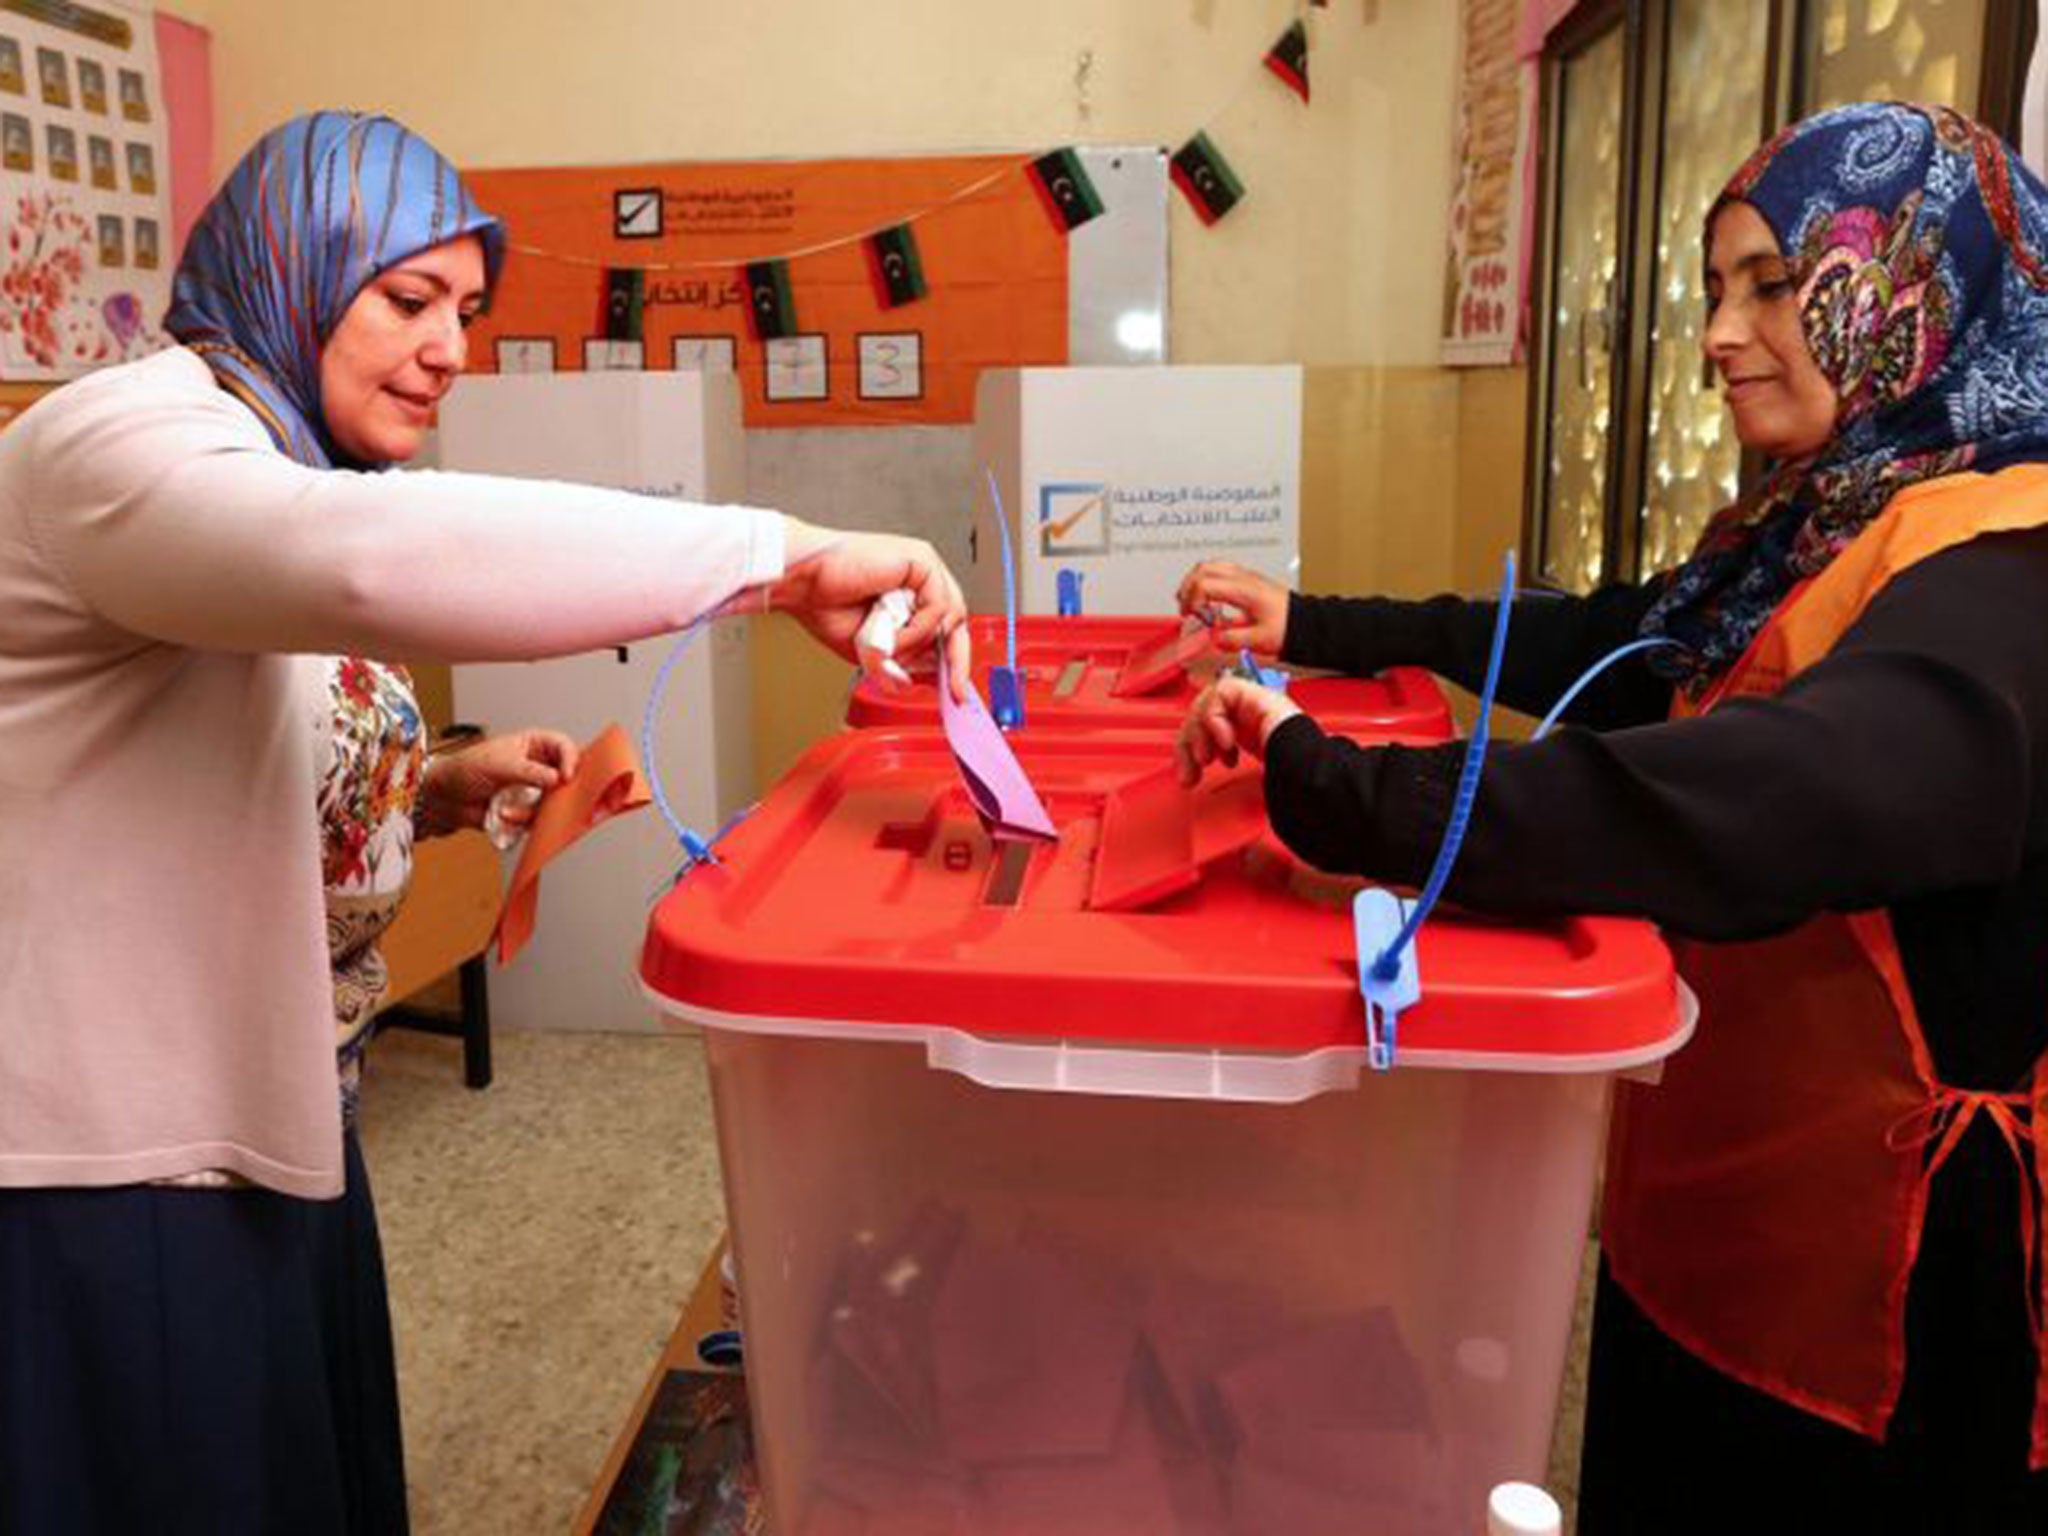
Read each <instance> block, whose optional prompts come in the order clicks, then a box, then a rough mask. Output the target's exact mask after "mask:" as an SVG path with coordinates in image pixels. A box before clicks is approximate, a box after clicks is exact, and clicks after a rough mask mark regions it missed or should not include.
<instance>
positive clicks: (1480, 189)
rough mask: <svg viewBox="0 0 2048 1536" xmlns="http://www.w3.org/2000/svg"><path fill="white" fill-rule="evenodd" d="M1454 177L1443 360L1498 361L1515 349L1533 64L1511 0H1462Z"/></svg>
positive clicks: (1516, 351) (1514, 1) (1513, 357)
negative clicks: (1525, 58) (1522, 48)
mask: <svg viewBox="0 0 2048 1536" xmlns="http://www.w3.org/2000/svg"><path fill="white" fill-rule="evenodd" d="M1461 9H1462V12H1463V30H1464V57H1463V65H1462V68H1461V71H1460V84H1459V92H1458V103H1459V104H1458V155H1457V182H1456V185H1455V188H1454V190H1453V192H1452V195H1451V238H1450V253H1449V270H1448V272H1447V273H1446V274H1445V283H1444V318H1443V347H1442V355H1443V360H1444V362H1445V363H1447V364H1451V365H1459V364H1464V365H1481V366H1484V365H1499V364H1505V363H1512V362H1514V361H1515V360H1516V358H1517V356H1518V355H1519V348H1520V332H1521V311H1522V302H1521V295H1522V278H1523V250H1522V241H1523V218H1522V199H1523V198H1524V197H1525V196H1526V195H1527V189H1526V187H1525V185H1524V183H1525V181H1526V180H1527V176H1526V166H1527V159H1528V154H1529V129H1530V120H1531V110H1530V109H1531V104H1532V103H1533V101H1534V99H1535V80H1534V77H1535V70H1534V69H1533V68H1531V67H1529V66H1527V65H1525V64H1524V63H1523V62H1522V60H1521V59H1520V58H1519V57H1518V56H1517V54H1518V49H1517V27H1518V24H1519V22H1520V14H1521V13H1520V7H1519V6H1518V4H1517V0H1463V3H1462V6H1461Z"/></svg>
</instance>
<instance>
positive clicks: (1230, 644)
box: [1175, 560, 1292, 657]
mask: <svg viewBox="0 0 2048 1536" xmlns="http://www.w3.org/2000/svg"><path fill="white" fill-rule="evenodd" d="M1291 595H1292V594H1290V593H1289V592H1288V590H1287V588H1285V587H1283V586H1282V585H1281V584H1280V583H1279V582H1277V581H1275V580H1274V579H1273V578H1272V577H1270V576H1267V575H1265V574H1264V573H1262V572H1259V571H1254V570H1251V569H1249V568H1247V567H1245V566H1242V565H1236V564H1233V563H1232V562H1231V561H1228V560H1204V561H1203V562H1202V563H1201V564H1200V565H1198V566H1196V567H1195V568H1194V569H1193V570H1191V571H1189V572H1188V573H1187V575H1185V576H1183V577H1182V578H1181V582H1180V590H1179V591H1178V592H1177V593H1176V594H1175V597H1176V600H1177V601H1178V602H1179V603H1180V611H1181V612H1182V613H1184V614H1188V615H1189V616H1191V617H1200V618H1203V619H1205V620H1207V619H1208V618H1209V616H1210V615H1211V614H1214V613H1216V612H1218V611H1219V610H1233V609H1234V610H1235V614H1232V613H1230V612H1227V611H1226V612H1224V616H1223V617H1222V618H1221V619H1220V620H1217V621H1216V622H1215V623H1213V624H1212V626H1211V628H1212V631H1213V633H1214V635H1215V642H1216V648H1217V649H1218V650H1223V651H1235V650H1240V649H1245V650H1250V651H1253V652H1255V653H1256V654H1258V655H1260V656H1266V657H1272V656H1278V655H1279V654H1280V647H1281V646H1282V645H1283V644H1284V643H1285V642H1286V640H1287V603H1288V599H1289V597H1290V596H1291Z"/></svg>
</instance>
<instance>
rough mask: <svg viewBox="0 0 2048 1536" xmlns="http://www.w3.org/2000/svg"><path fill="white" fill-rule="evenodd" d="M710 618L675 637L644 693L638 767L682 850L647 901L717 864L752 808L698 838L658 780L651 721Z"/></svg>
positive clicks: (697, 621)
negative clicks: (724, 843)
mask: <svg viewBox="0 0 2048 1536" xmlns="http://www.w3.org/2000/svg"><path fill="white" fill-rule="evenodd" d="M711 618H712V615H711V614H709V613H706V614H700V615H699V616H698V617H697V618H695V619H693V620H692V621H691V622H690V623H689V624H687V625H686V626H684V629H683V632H682V633H681V634H679V635H677V636H676V642H675V644H674V645H672V646H670V647H669V652H668V655H667V656H665V657H663V658H662V663H661V667H660V669H659V670H658V671H656V672H655V674H654V686H653V687H651V688H649V689H648V690H647V708H646V709H644V710H643V711H641V715H640V766H641V769H642V770H643V771H644V772H645V773H646V775H647V788H648V791H649V793H650V794H651V795H652V796H653V799H654V807H655V809H656V810H658V811H660V812H661V819H662V820H663V821H665V822H667V823H668V829H669V831H670V832H671V833H673V834H674V835H675V840H676V842H677V843H678V844H679V845H680V846H681V848H682V850H683V862H682V863H681V864H680V865H678V866H677V868H676V872H675V874H673V875H672V876H670V877H669V879H668V880H667V881H666V882H664V883H663V884H662V885H661V886H659V887H657V888H656V889H655V891H654V892H653V894H652V895H650V896H649V897H648V899H649V900H650V901H652V900H654V899H656V898H658V897H659V896H660V895H661V894H662V892H663V891H666V890H668V889H669V888H670V887H671V886H673V885H674V884H675V883H676V882H677V881H678V880H681V879H682V878H683V876H685V875H687V874H688V873H689V872H690V871H691V870H693V869H695V868H696V867H697V866H698V865H699V864H716V863H717V862H718V855H717V854H716V853H715V852H714V851H713V850H714V849H716V848H717V846H718V843H719V840H720V839H721V838H723V837H724V836H725V834H726V833H728V832H730V831H731V830H732V829H733V828H734V827H736V826H738V825H739V824H740V823H741V822H742V821H744V820H745V819H746V817H747V816H748V814H749V813H750V812H752V810H753V809H754V808H753V806H751V805H750V806H748V807H746V809H745V810H741V811H737V812H735V813H734V814H733V815H732V816H730V817H728V818H727V819H726V821H725V824H724V825H723V826H721V827H720V828H719V829H718V830H717V831H716V832H713V833H712V834H711V836H710V837H708V838H705V837H699V836H698V835H697V833H696V832H695V831H694V830H693V829H692V828H690V827H687V826H685V825H683V819H682V818H681V817H680V816H678V815H677V814H676V812H675V807H674V806H673V805H671V804H670V803H669V798H668V790H667V788H666V786H664V785H663V783H662V781H661V759H660V754H658V753H657V752H656V751H655V750H654V722H655V721H656V720H658V719H660V718H661V699H662V695H663V694H664V693H666V692H667V691H668V683H669V678H670V676H671V675H672V674H673V673H674V672H675V667H676V663H677V662H679V661H681V660H682V659H683V653H684V652H685V651H687V650H688V649H689V648H690V642H691V641H693V640H695V639H696V638H697V632H698V631H699V630H700V629H702V628H703V627H704V626H705V625H706V624H708V623H710V622H711Z"/></svg>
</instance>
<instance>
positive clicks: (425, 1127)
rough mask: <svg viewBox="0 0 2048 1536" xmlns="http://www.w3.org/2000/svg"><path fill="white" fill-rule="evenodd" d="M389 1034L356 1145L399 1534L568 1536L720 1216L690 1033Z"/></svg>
mask: <svg viewBox="0 0 2048 1536" xmlns="http://www.w3.org/2000/svg"><path fill="white" fill-rule="evenodd" d="M493 1043H494V1045H495V1047H496V1056H497V1080H496V1082H494V1083H493V1084H492V1086H491V1087H490V1088H488V1089H487V1090H485V1091H483V1092H481V1093H472V1092H470V1091H469V1090H467V1089H465V1088H464V1087H463V1086H462V1069H461V1063H460V1051H459V1048H458V1047H457V1046H456V1044H455V1043H454V1042H453V1041H447V1040H440V1039H435V1038H432V1037H428V1036H422V1035H415V1034H409V1033H405V1032H397V1031H394V1032H391V1033H389V1034H387V1035H385V1036H384V1037H383V1038H382V1039H380V1040H379V1042H378V1044H377V1046H376V1047H375V1050H374V1052H373V1056H372V1065H371V1077H370V1081H369V1083H368V1084H367V1087H366V1090H365V1094H364V1105H365V1109H364V1124H363V1139H364V1145H365V1152H366V1155H367V1157H368V1160H369V1165H370V1178H371V1185H372V1188H373V1189H374V1190H375V1192H376V1198H377V1205H378V1214H379V1217H380V1221H381V1226H382V1230H383V1236H384V1256H385V1262H386V1266H387V1268H388V1270H389V1273H390V1280H391V1293H392V1307H393V1312H394V1319H395V1320H394V1326H395V1328H396V1331H397V1335H398V1367H399V1380H400V1389H401V1392H402V1394H403V1400H404V1411H405V1429H406V1437H405V1438H406V1458H407V1468H406V1471H407V1478H408V1481H409V1482H410V1484H411V1490H412V1514H413V1530H414V1532H415V1536H474V1533H476V1532H481V1531H489V1532H492V1533H493V1536H525V1533H528V1532H533V1533H549V1536H554V1533H559V1532H563V1531H567V1530H568V1529H569V1526H570V1522H571V1521H572V1519H573V1518H574V1516H575V1514H576V1512H577V1510H578V1509H580V1508H581V1507H582V1504H583V1500H584V1498H585V1496H586V1495H587V1494H588V1493H589V1491H590V1485H591V1482H592V1480H593V1479H594V1478H595V1476H596V1474H597V1471H598V1469H599V1467H600V1465H601V1464H602V1462H603V1461H604V1457H605V1453H606V1451H607V1450H609V1449H610V1446H611V1441H612V1436H613V1435H614V1434H615V1433H616V1432H617V1430H618V1428H619V1426H620V1424H621V1423H622V1422H623V1421H624V1420H625V1418H626V1416H627V1414H628V1413H629V1412H630V1411H631V1409H632V1407H633V1403H634V1400H635V1398H636V1397H637V1395H638V1393H639V1391H640V1386H641V1383H642V1382H643V1381H644V1380H645V1379H646V1375H647V1372H648V1370H649V1368H650V1367H651V1366H652V1365H653V1363H654V1361H655V1359H656V1357H657V1356H658V1355H659V1354H660V1353H661V1348H662V1345H663V1344H664V1343H666V1342H667V1339H668V1335H669V1332H670V1330H671V1329H672V1328H673V1327H674V1326H675V1321H676V1314H677V1312H678V1311H679V1310H680V1308H681V1306H682V1303H683V1299H684V1297H685V1296H686V1295H687V1293H688V1291H689V1288H690V1286H691V1285H692V1284H693V1283H694V1282H695V1280H696V1277H697V1272H698V1268H699V1266H700V1265H701V1264H702V1263H703V1259H704V1255H705V1253H706V1252H708V1251H709V1249H710V1246H711V1244H712V1243H713V1242H714V1241H715V1240H716V1238H717V1236H718V1233H719V1232H720V1231H721V1230H722V1229H723V1227H724V1224H725V1217H724V1206H723V1200H722V1197H721V1194H720V1190H719V1184H718V1165H717V1149H716V1143H715V1140H714V1137H713V1134H712V1126H711V1106H710V1096H709V1093H708V1092H707V1089H706V1085H705V1081H704V1071H703V1058H702V1055H701V1053H700V1052H699V1050H698V1047H697V1043H696V1041H695V1040H694V1039H690V1038H670V1037H661V1036H637V1035H588V1034H520V1033H511V1032H505V1031H501V1032H500V1033H499V1034H498V1036H497V1037H496V1039H495V1041H494V1042H493Z"/></svg>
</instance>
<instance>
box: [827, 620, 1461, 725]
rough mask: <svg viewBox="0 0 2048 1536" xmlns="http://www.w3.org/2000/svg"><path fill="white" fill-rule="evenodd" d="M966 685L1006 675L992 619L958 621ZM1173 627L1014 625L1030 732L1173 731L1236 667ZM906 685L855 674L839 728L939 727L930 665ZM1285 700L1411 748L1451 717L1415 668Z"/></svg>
mask: <svg viewBox="0 0 2048 1536" xmlns="http://www.w3.org/2000/svg"><path fill="white" fill-rule="evenodd" d="M968 625H969V633H970V638H971V639H972V641H973V648H974V677H975V683H976V685H977V686H978V687H979V688H980V689H981V691H982V692H983V693H984V694H987V693H988V692H989V675H988V674H989V669H990V668H991V667H994V666H1008V665H1011V663H1010V660H1009V656H1010V649H1009V626H1008V624H1007V623H1006V621H1005V620H1004V619H1003V618H1002V617H1001V616H1000V615H993V614H978V615H976V616H975V617H974V618H972V619H970V620H969V621H968ZM1183 627H1184V626H1183V625H1182V623H1181V621H1180V620H1178V619H1175V618H1162V617H1158V616H1143V615H1135V614H1133V615H1121V616H1111V615H1100V616H1098V615H1092V614H1091V615H1070V616H1056V615H1049V614H1024V615H1020V616H1019V617H1018V619H1017V623H1016V635H1017V653H1016V655H1017V659H1016V662H1015V667H1016V670H1017V673H1018V680H1019V683H1020V685H1021V689H1022V695H1023V701H1024V723H1025V725H1026V727H1027V728H1029V729H1032V730H1038V729H1041V728H1043V729H1049V730H1160V731H1173V730H1177V729H1179V727H1180V724H1181V722H1182V721H1183V720H1184V719H1186V718H1187V712H1188V705H1189V704H1191V703H1193V702H1194V697H1195V694H1196V693H1197V692H1198V691H1199V690H1200V689H1201V688H1202V686H1203V685H1204V684H1206V683H1208V682H1209V681H1210V680H1212V679H1213V678H1214V677H1215V676H1216V674H1217V672H1218V670H1219V669H1221V668H1222V667H1224V666H1227V665H1229V664H1231V663H1232V662H1233V661H1234V660H1235V658H1234V657H1232V656H1229V655H1222V654H1219V653H1218V652H1217V651H1216V650H1215V649H1214V647H1213V646H1212V645H1210V644H1208V643H1207V642H1206V637H1204V636H1201V635H1194V636H1190V637H1186V638H1183ZM910 676H911V682H910V684H909V685H907V686H906V685H904V684H900V683H892V682H891V681H890V680H889V679H887V678H885V677H878V676H874V675H872V674H868V673H863V674H861V675H860V676H859V677H858V678H856V680H855V682H854V685H853V691H852V692H851V693H850V694H849V695H848V696H847V702H846V723H847V724H848V725H854V726H876V725H893V726H917V725H935V724H937V723H938V718H939V706H938V695H937V693H936V691H935V689H934V686H933V673H932V664H931V660H930V657H929V654H927V656H925V657H924V658H922V659H921V660H920V661H918V662H913V663H912V665H911V668H910ZM1287 691H1288V693H1289V695H1290V696H1291V697H1292V698H1293V699H1294V701H1295V703H1297V704H1299V705H1300V706H1301V707H1302V708H1303V709H1304V710H1306V711H1307V712H1308V713H1309V714H1311V715H1313V716H1315V717H1316V719H1317V721H1318V722H1320V723H1321V725H1322V726H1323V728H1324V729H1325V730H1330V731H1336V732H1339V733H1341V734H1343V735H1347V736H1348V735H1357V734H1372V735H1377V736H1381V737H1383V738H1388V739H1391V738H1393V737H1399V738H1401V739H1403V740H1409V741H1442V740H1443V739H1444V738H1446V737H1447V736H1449V735H1450V734H1451V711H1450V706H1449V705H1448V704H1447V703H1446V702H1445V700H1444V693H1443V690H1442V689H1441V688H1440V687H1438V686H1437V683H1436V680H1435V679H1434V678H1432V677H1431V676H1430V675H1429V674H1428V673H1427V672H1424V671H1423V670H1422V669H1421V668H1419V667H1390V668H1389V669H1387V670H1386V671H1385V672H1382V673H1380V674H1378V675H1377V676H1374V677H1357V678H1354V677H1314V676H1299V677H1290V678H1289V679H1288V682H1287Z"/></svg>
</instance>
